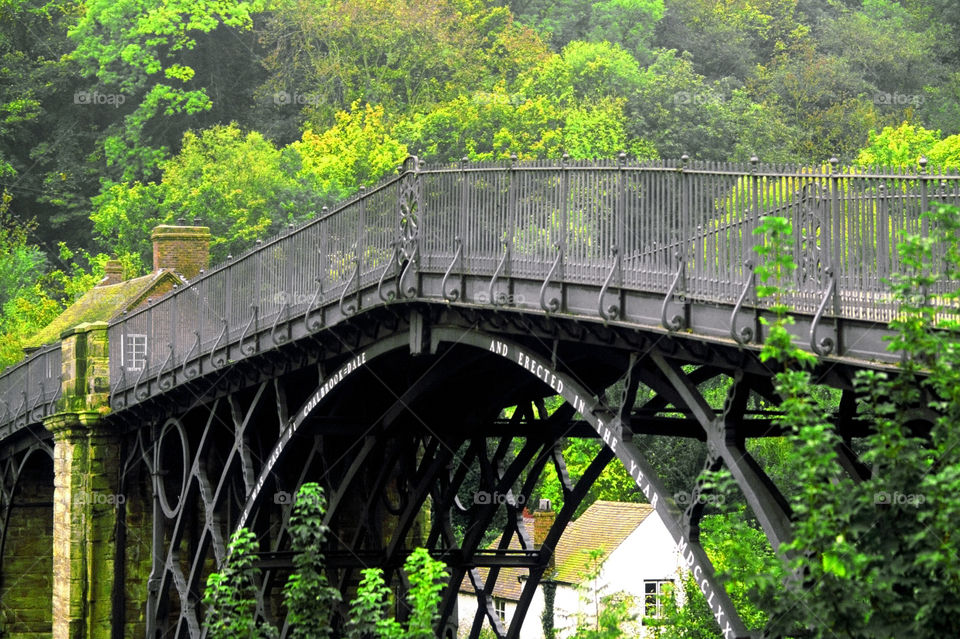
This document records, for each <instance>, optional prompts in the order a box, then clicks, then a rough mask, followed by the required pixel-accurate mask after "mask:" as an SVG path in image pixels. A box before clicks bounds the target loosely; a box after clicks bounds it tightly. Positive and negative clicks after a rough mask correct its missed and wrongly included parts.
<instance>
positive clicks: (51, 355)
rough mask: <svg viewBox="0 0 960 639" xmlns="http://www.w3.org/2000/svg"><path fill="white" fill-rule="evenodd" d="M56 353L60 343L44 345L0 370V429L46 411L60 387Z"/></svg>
mask: <svg viewBox="0 0 960 639" xmlns="http://www.w3.org/2000/svg"><path fill="white" fill-rule="evenodd" d="M60 356H61V348H60V344H53V345H50V346H45V347H43V348H40V349H38V350H37V351H35V352H33V353H31V354H30V355H28V356H27V357H26V358H25V359H24V360H23V361H21V362H19V363H18V364H16V365H14V366H11V367H9V368H7V369H6V370H4V371H3V374H0V432H2V431H3V430H4V429H5V428H7V427H9V425H10V424H14V423H18V422H25V423H30V422H33V421H35V419H33V418H32V417H31V416H32V415H33V416H36V415H35V414H36V413H37V412H38V411H39V412H40V413H41V415H39V416H40V417H42V416H43V415H46V414H48V413H49V412H50V407H51V405H52V404H53V403H54V402H55V401H56V400H57V398H58V397H59V396H60V391H61V357H60Z"/></svg>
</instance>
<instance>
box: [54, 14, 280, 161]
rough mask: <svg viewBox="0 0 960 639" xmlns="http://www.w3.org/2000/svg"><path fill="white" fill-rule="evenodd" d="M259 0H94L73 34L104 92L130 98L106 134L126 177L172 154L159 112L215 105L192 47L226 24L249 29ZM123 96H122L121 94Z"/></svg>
mask: <svg viewBox="0 0 960 639" xmlns="http://www.w3.org/2000/svg"><path fill="white" fill-rule="evenodd" d="M264 6H265V5H264V3H263V2H261V1H260V0H254V1H252V2H248V1H246V0H241V1H235V2H214V1H210V0H199V1H193V0H191V1H190V2H183V1H181V0H121V1H119V2H117V1H115V0H87V2H85V3H84V11H83V13H82V15H81V17H80V19H79V20H78V21H77V24H76V25H75V26H74V27H73V28H72V29H71V30H70V37H71V38H73V40H74V41H75V42H76V43H77V47H76V49H75V50H74V52H73V54H72V56H71V57H72V59H73V60H75V61H77V63H78V65H79V67H80V69H81V70H82V72H83V73H84V75H85V76H86V77H91V76H93V77H96V79H97V81H98V83H99V84H98V85H97V86H98V87H99V89H100V90H102V91H103V92H104V94H107V92H108V91H109V92H111V93H110V95H113V96H114V97H116V96H120V97H122V98H123V102H124V103H125V102H126V101H127V100H128V99H129V100H130V101H131V103H133V102H134V101H135V100H137V99H138V100H139V103H138V104H136V105H135V106H133V109H132V110H125V111H124V118H123V121H122V123H121V122H117V123H116V124H115V125H114V127H112V129H113V131H111V133H110V134H109V135H108V136H107V137H106V138H105V139H104V142H103V148H104V152H105V155H106V160H107V164H108V166H109V165H114V164H115V165H118V166H120V167H122V179H123V180H133V179H136V178H139V177H142V176H149V175H150V174H151V173H152V172H153V171H154V170H155V169H157V168H158V167H159V165H160V163H161V162H162V161H163V159H164V158H165V157H167V154H168V152H169V149H168V148H167V147H166V146H163V145H159V146H158V145H156V144H155V142H154V140H153V139H151V138H152V137H153V136H152V135H151V132H150V125H151V124H153V123H154V122H156V121H157V119H159V118H170V117H171V116H176V115H180V114H184V115H194V114H197V113H199V112H202V111H206V110H209V109H210V108H211V106H212V104H211V100H210V96H209V95H208V93H207V90H206V89H205V88H204V87H202V86H197V83H196V82H194V78H195V76H196V69H194V68H193V67H192V66H190V65H189V64H188V63H187V62H186V59H187V56H186V55H185V54H186V53H187V52H190V51H192V50H193V49H195V48H196V47H197V45H198V39H199V38H200V36H201V34H208V33H210V32H212V31H214V30H215V29H217V28H218V27H220V26H221V25H223V26H224V27H227V28H233V29H238V30H244V29H250V28H251V27H252V25H253V21H252V14H254V13H256V12H258V11H261V10H263V8H264ZM117 101H118V102H119V100H117Z"/></svg>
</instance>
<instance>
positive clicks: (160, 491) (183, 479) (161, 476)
mask: <svg viewBox="0 0 960 639" xmlns="http://www.w3.org/2000/svg"><path fill="white" fill-rule="evenodd" d="M172 430H176V432H177V434H178V435H179V436H180V441H179V443H180V465H181V474H180V475H181V476H180V487H179V490H178V491H177V505H176V506H175V507H172V508H171V506H170V499H169V496H168V494H167V476H168V475H169V472H168V471H167V470H166V469H165V468H164V442H165V441H167V439H168V438H167V435H168V434H169V433H170V431H172ZM189 450H190V444H189V442H188V440H187V433H186V431H185V430H184V429H183V425H182V424H181V423H180V421H179V420H176V419H168V420H167V422H166V423H165V424H164V425H163V428H162V429H161V430H160V437H158V438H157V453H156V454H157V458H156V473H157V480H156V486H157V497H158V501H159V503H160V510H162V511H163V514H164V515H165V516H166V517H167V518H168V519H172V518H174V517H176V515H177V513H178V512H179V511H180V508H182V507H183V497H184V494H185V493H186V487H187V481H188V475H189V472H190V461H189V458H188V455H189ZM171 492H172V491H171Z"/></svg>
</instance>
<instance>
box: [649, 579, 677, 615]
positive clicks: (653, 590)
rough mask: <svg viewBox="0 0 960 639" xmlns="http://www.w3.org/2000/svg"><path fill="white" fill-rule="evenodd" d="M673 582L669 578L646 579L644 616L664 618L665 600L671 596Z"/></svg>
mask: <svg viewBox="0 0 960 639" xmlns="http://www.w3.org/2000/svg"><path fill="white" fill-rule="evenodd" d="M672 587H673V582H672V581H670V580H669V579H657V580H644V582H643V616H644V617H650V618H652V619H662V618H663V612H664V610H663V608H664V602H665V601H666V599H667V597H669V596H670V589H671V588H672Z"/></svg>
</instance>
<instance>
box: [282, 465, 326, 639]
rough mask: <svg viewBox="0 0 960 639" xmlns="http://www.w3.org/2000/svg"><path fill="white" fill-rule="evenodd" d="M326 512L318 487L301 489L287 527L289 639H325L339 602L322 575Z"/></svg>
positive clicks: (286, 587)
mask: <svg viewBox="0 0 960 639" xmlns="http://www.w3.org/2000/svg"><path fill="white" fill-rule="evenodd" d="M326 511H327V500H326V497H325V496H324V494H323V489H322V488H321V487H320V485H319V484H316V483H313V482H308V483H305V484H303V485H302V486H300V490H298V491H297V497H296V501H295V502H294V505H293V512H292V513H291V515H290V524H289V531H290V549H291V550H292V551H293V552H294V553H295V554H294V556H293V569H294V572H293V574H292V575H290V578H289V579H288V580H287V584H286V586H284V588H283V600H284V604H285V605H286V607H287V611H288V612H287V622H288V623H289V624H290V637H291V639H327V637H329V636H330V632H331V627H330V620H331V619H332V618H333V613H334V612H335V611H336V608H337V605H338V604H339V602H340V591H339V590H337V589H336V588H334V587H332V586H330V585H329V583H328V581H327V575H326V572H325V565H324V556H323V552H322V549H323V544H324V542H325V541H326V539H327V534H328V533H329V532H330V529H329V527H328V526H327V525H326V524H324V523H323V516H324V513H326Z"/></svg>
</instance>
